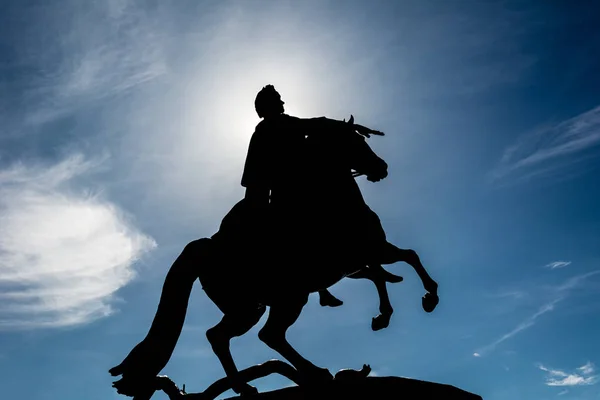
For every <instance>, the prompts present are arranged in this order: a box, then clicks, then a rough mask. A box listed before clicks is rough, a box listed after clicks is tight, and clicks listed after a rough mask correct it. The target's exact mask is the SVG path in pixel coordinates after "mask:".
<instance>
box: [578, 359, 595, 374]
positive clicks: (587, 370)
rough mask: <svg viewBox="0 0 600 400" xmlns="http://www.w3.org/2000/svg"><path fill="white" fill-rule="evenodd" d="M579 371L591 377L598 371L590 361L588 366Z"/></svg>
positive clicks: (583, 366)
mask: <svg viewBox="0 0 600 400" xmlns="http://www.w3.org/2000/svg"><path fill="white" fill-rule="evenodd" d="M577 370H578V371H580V372H581V373H582V374H584V375H591V374H593V373H594V371H595V370H596V369H595V368H594V365H593V364H592V363H591V362H590V361H588V362H587V364H585V365H582V366H581V367H579V368H577Z"/></svg>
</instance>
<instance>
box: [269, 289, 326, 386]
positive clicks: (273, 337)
mask: <svg viewBox="0 0 600 400" xmlns="http://www.w3.org/2000/svg"><path fill="white" fill-rule="evenodd" d="M307 300H308V295H299V296H298V297H292V296H289V297H287V299H286V300H284V301H280V302H276V303H273V304H272V305H271V306H270V310H269V318H268V319H267V322H266V323H265V326H264V327H263V328H262V329H261V330H260V331H259V332H258V337H259V338H260V340H262V341H263V342H264V343H265V344H266V345H267V346H269V347H270V348H272V349H273V350H275V351H276V352H278V353H279V354H281V355H282V356H283V357H284V358H285V359H286V360H287V361H289V362H290V363H291V364H292V365H293V366H294V368H296V370H298V374H299V377H300V380H301V381H302V382H303V383H308V384H318V383H321V382H326V381H331V380H332V379H333V375H331V373H330V372H329V371H328V370H327V369H325V368H319V367H317V366H316V365H314V364H313V363H311V362H310V361H308V360H307V359H306V358H304V357H302V356H301V355H300V353H298V352H297V351H296V349H294V348H293V347H292V345H290V344H289V342H288V341H287V339H286V337H285V335H286V332H287V330H288V328H289V327H290V326H292V325H293V324H294V322H296V320H297V319H298V317H299V316H300V313H301V312H302V308H304V305H305V304H306V302H307Z"/></svg>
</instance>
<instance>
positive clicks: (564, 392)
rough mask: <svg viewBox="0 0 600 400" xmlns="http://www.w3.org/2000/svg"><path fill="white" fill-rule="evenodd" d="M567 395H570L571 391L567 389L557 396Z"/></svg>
mask: <svg viewBox="0 0 600 400" xmlns="http://www.w3.org/2000/svg"><path fill="white" fill-rule="evenodd" d="M567 393H569V391H568V390H567V389H565V390H563V391H562V392H560V393H558V394H557V396H564V395H565V394H567Z"/></svg>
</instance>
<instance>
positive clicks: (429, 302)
mask: <svg viewBox="0 0 600 400" xmlns="http://www.w3.org/2000/svg"><path fill="white" fill-rule="evenodd" d="M439 302H440V298H439V296H438V295H437V294H434V293H427V294H426V295H425V296H423V299H422V300H421V304H422V305H423V310H425V312H428V313H430V312H432V311H433V310H435V307H437V305H438V303H439Z"/></svg>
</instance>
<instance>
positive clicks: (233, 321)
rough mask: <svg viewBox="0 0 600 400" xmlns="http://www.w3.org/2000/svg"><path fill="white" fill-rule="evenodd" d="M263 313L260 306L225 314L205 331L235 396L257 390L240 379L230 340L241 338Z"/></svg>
mask: <svg viewBox="0 0 600 400" xmlns="http://www.w3.org/2000/svg"><path fill="white" fill-rule="evenodd" d="M264 313H265V307H262V306H261V307H258V308H256V309H245V310H243V309H240V310H239V311H236V312H233V313H227V314H225V315H224V316H223V318H222V319H221V321H220V322H219V323H218V324H217V325H215V326H214V327H212V328H210V329H209V330H208V331H206V338H207V339H208V341H209V342H210V345H211V346H212V349H213V351H214V353H215V355H216V356H217V357H218V358H219V361H220V362H221V365H222V366H223V369H224V370H225V375H227V378H229V381H230V383H231V389H233V391H234V392H235V393H237V394H241V395H247V394H253V393H257V390H256V388H254V387H253V386H250V385H249V384H248V383H247V382H245V381H244V380H242V379H240V376H239V371H238V369H237V367H236V365H235V362H234V361H233V357H232V356H231V351H230V350H229V344H230V341H231V339H232V338H234V337H236V336H242V335H243V334H245V333H246V332H248V331H249V330H250V329H251V328H252V327H253V326H254V325H256V324H257V323H258V321H259V320H260V318H261V317H262V316H263V314H264Z"/></svg>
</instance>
